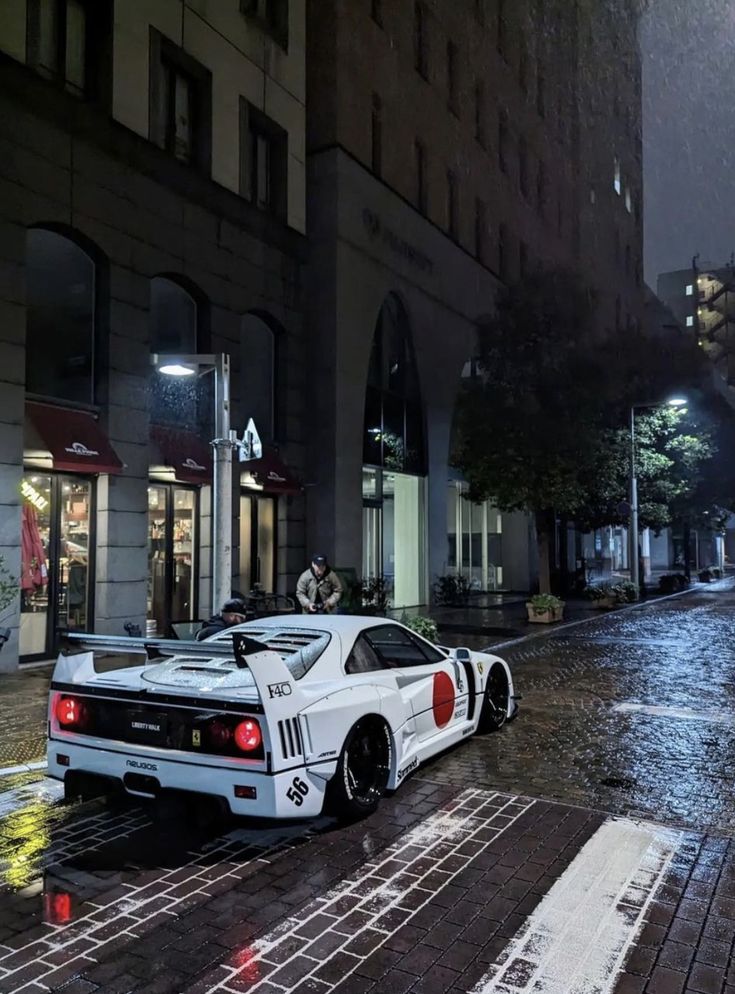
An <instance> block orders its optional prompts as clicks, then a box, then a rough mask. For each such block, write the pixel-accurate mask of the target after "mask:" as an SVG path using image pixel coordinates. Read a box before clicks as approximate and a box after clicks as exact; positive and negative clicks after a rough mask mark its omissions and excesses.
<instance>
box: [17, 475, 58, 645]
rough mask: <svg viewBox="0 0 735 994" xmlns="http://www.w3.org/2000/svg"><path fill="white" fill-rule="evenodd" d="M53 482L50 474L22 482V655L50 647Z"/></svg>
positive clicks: (34, 476) (32, 477)
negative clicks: (49, 615) (47, 645)
mask: <svg viewBox="0 0 735 994" xmlns="http://www.w3.org/2000/svg"><path fill="white" fill-rule="evenodd" d="M51 483H52V480H51V477H50V476H36V475H33V476H30V477H24V479H23V482H22V484H21V493H22V495H23V509H22V521H21V577H20V586H21V617H20V654H21V656H38V655H41V653H43V652H44V651H45V649H46V643H47V634H48V627H49V618H48V612H49V558H50V545H51V516H52V498H51Z"/></svg>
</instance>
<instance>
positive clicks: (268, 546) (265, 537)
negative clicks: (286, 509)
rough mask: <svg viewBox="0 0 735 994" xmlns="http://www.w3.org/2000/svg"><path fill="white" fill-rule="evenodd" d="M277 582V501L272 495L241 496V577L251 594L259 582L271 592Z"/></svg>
mask: <svg viewBox="0 0 735 994" xmlns="http://www.w3.org/2000/svg"><path fill="white" fill-rule="evenodd" d="M275 582H276V501H275V500H274V498H273V497H267V496H263V497H259V496H256V495H254V494H242V496H241V497H240V579H239V585H238V590H240V592H241V593H243V594H248V593H250V591H251V590H252V589H253V587H254V586H255V585H256V584H258V585H259V586H260V587H262V588H263V590H265V591H266V592H267V593H272V592H273V590H274V589H275Z"/></svg>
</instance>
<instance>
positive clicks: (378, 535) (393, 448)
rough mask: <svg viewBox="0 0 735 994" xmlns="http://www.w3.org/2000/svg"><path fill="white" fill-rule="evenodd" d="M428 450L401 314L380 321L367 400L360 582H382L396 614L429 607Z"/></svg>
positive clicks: (390, 303)
mask: <svg viewBox="0 0 735 994" xmlns="http://www.w3.org/2000/svg"><path fill="white" fill-rule="evenodd" d="M425 477H426V445H425V438H424V412H423V406H422V403H421V391H420V389H419V379H418V372H417V369H416V360H415V356H414V351H413V343H412V341H411V329H410V323H409V319H408V314H407V313H406V309H405V307H404V305H403V303H402V301H401V300H400V298H399V297H398V296H397V295H395V294H389V295H388V297H386V299H385V301H384V303H383V305H382V307H381V309H380V313H379V315H378V320H377V323H376V327H375V335H374V338H373V345H372V350H371V354H370V365H369V369H368V381H367V388H366V393H365V421H364V432H363V575H364V577H365V578H372V577H381V576H382V577H383V578H384V580H385V582H386V586H387V587H388V590H389V596H390V599H391V602H392V604H393V606H394V607H407V606H410V605H415V604H422V603H424V602H425V601H426V522H425V504H426V495H425V490H426V480H425Z"/></svg>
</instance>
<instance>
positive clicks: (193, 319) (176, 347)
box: [151, 276, 197, 355]
mask: <svg viewBox="0 0 735 994" xmlns="http://www.w3.org/2000/svg"><path fill="white" fill-rule="evenodd" d="M151 351H153V352H162V353H169V352H175V353H178V354H182V355H193V354H194V353H195V352H196V351H197V304H196V301H195V300H194V298H193V297H192V295H191V294H190V293H187V291H186V290H185V289H184V288H183V286H181V285H180V284H179V283H176V282H174V281H173V280H171V279H168V277H166V276H154V277H153V279H152V280H151Z"/></svg>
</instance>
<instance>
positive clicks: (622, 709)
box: [613, 702, 735, 725]
mask: <svg viewBox="0 0 735 994" xmlns="http://www.w3.org/2000/svg"><path fill="white" fill-rule="evenodd" d="M613 711H614V712H616V713H617V714H647V715H651V716H652V717H654V718H681V719H682V720H683V721H706V722H710V723H711V724H715V725H733V724H735V716H734V715H733V713H732V712H731V711H714V710H710V711H693V710H692V709H691V708H670V707H663V706H661V705H657V704H634V703H627V702H626V703H623V704H616V705H615V706H614V707H613Z"/></svg>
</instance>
